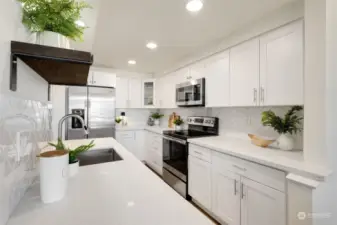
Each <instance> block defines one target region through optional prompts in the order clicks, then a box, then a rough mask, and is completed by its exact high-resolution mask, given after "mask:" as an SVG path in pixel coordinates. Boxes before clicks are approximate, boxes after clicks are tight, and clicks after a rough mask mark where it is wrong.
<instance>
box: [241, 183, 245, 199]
mask: <svg viewBox="0 0 337 225" xmlns="http://www.w3.org/2000/svg"><path fill="white" fill-rule="evenodd" d="M244 197H245V193H244V185H243V183H241V199H244Z"/></svg>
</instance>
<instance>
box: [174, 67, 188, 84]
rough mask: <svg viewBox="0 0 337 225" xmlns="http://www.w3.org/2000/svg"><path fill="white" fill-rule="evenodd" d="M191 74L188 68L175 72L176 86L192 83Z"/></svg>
mask: <svg viewBox="0 0 337 225" xmlns="http://www.w3.org/2000/svg"><path fill="white" fill-rule="evenodd" d="M190 72H191V70H190V68H188V67H185V68H182V69H179V70H177V71H175V72H174V76H175V77H176V79H175V84H180V83H184V82H187V81H190V80H191V79H192V77H191V73H190Z"/></svg>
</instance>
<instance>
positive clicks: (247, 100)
mask: <svg viewBox="0 0 337 225" xmlns="http://www.w3.org/2000/svg"><path fill="white" fill-rule="evenodd" d="M258 96H259V40H258V39H254V40H251V41H247V42H245V43H243V44H240V45H238V46H236V47H234V48H232V49H231V50H230V103H231V105H232V106H256V105H258Z"/></svg>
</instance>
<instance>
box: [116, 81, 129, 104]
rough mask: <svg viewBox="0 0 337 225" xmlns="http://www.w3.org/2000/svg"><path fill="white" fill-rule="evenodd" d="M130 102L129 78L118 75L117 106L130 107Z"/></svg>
mask: <svg viewBox="0 0 337 225" xmlns="http://www.w3.org/2000/svg"><path fill="white" fill-rule="evenodd" d="M128 103H129V80H128V79H127V78H121V77H117V84H116V108H120V109H125V108H128Z"/></svg>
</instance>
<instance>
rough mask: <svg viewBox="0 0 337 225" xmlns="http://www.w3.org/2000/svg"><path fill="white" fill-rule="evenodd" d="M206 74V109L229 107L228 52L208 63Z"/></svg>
mask: <svg viewBox="0 0 337 225" xmlns="http://www.w3.org/2000/svg"><path fill="white" fill-rule="evenodd" d="M205 74H206V107H223V106H229V91H230V90H229V52H225V53H222V54H221V55H220V56H217V57H214V58H213V60H210V61H208V63H207V64H206V68H205Z"/></svg>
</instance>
